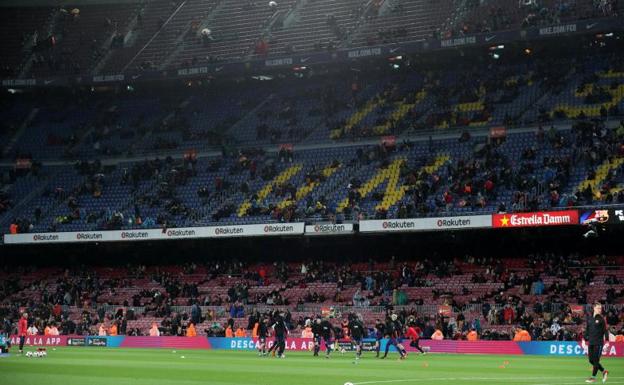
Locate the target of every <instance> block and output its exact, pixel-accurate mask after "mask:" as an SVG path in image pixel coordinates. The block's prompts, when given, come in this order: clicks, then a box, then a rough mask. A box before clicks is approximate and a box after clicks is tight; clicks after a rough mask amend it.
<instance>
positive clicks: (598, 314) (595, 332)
mask: <svg viewBox="0 0 624 385" xmlns="http://www.w3.org/2000/svg"><path fill="white" fill-rule="evenodd" d="M584 338H585V339H584V340H583V349H587V357H588V358H589V363H590V364H592V366H593V369H592V376H591V377H589V378H588V379H587V380H586V381H585V382H587V383H593V382H596V374H598V371H599V370H600V371H601V372H602V382H603V383H604V382H607V378H608V376H609V371H607V370H605V368H603V367H602V365H601V364H600V356H601V355H602V348H603V346H607V347H608V346H609V331H608V329H607V323H606V321H605V319H604V317H603V316H602V305H601V304H600V303H595V304H594V315H593V316H591V317H587V327H586V329H585V335H584ZM588 344H589V346H588Z"/></svg>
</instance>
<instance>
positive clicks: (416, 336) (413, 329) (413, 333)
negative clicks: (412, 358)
mask: <svg viewBox="0 0 624 385" xmlns="http://www.w3.org/2000/svg"><path fill="white" fill-rule="evenodd" d="M421 334H422V330H420V328H419V327H418V326H416V324H414V323H410V327H409V328H407V333H406V334H405V336H406V337H407V338H409V339H410V346H412V347H415V348H416V349H418V350H420V352H421V353H422V354H425V351H424V350H422V348H421V347H420V345H419V344H418V342H419V341H420V335H421Z"/></svg>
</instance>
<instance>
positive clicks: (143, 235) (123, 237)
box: [121, 231, 149, 239]
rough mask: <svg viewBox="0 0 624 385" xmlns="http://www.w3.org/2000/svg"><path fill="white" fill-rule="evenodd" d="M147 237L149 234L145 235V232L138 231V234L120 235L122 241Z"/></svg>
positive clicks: (123, 232)
mask: <svg viewBox="0 0 624 385" xmlns="http://www.w3.org/2000/svg"><path fill="white" fill-rule="evenodd" d="M148 237H149V233H147V231H139V232H129V231H122V233H121V238H122V239H141V238H148Z"/></svg>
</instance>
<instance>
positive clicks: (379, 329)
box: [375, 319, 386, 358]
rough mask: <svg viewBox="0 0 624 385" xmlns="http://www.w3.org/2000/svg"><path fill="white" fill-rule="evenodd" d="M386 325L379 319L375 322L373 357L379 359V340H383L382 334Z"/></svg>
mask: <svg viewBox="0 0 624 385" xmlns="http://www.w3.org/2000/svg"><path fill="white" fill-rule="evenodd" d="M385 330H386V325H385V324H384V323H383V322H381V321H380V320H379V319H377V320H375V357H376V358H379V351H380V350H381V340H382V339H383V338H384V332H385Z"/></svg>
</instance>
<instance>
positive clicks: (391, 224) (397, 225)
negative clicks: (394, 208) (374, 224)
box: [381, 221, 416, 229]
mask: <svg viewBox="0 0 624 385" xmlns="http://www.w3.org/2000/svg"><path fill="white" fill-rule="evenodd" d="M381 226H382V227H383V228H384V229H413V228H414V227H416V224H415V223H414V222H406V221H387V222H384V223H382V224H381Z"/></svg>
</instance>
